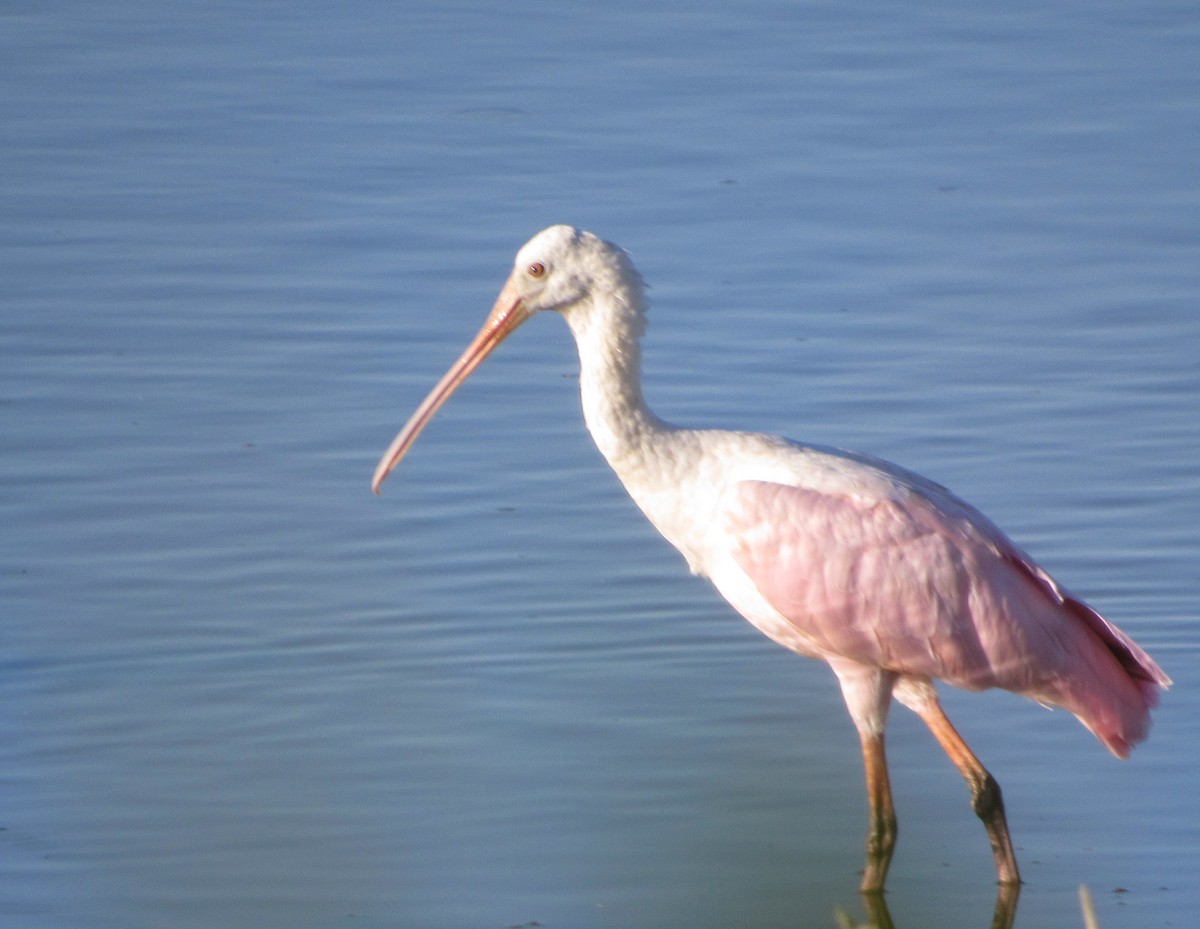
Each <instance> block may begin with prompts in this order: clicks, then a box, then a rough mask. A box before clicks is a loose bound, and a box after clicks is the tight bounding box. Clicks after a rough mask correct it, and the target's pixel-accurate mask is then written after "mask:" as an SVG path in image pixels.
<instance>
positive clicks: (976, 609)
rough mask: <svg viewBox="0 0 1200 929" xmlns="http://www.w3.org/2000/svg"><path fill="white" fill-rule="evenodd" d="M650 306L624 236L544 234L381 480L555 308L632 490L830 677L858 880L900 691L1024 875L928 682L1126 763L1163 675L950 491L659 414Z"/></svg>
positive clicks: (861, 458) (591, 424)
mask: <svg viewBox="0 0 1200 929" xmlns="http://www.w3.org/2000/svg"><path fill="white" fill-rule="evenodd" d="M645 305H646V304H645V299H644V297H643V285H642V280H641V278H640V276H639V275H638V273H637V271H636V270H635V269H634V267H633V264H632V262H631V261H630V259H629V257H628V255H626V253H625V252H624V251H622V250H621V249H620V248H618V247H617V246H615V245H613V244H611V243H609V242H605V241H603V240H601V239H599V238H597V237H596V236H594V235H592V234H591V233H589V232H583V231H580V230H577V229H573V228H571V227H569V226H552V227H550V228H549V229H545V230H543V231H542V232H540V233H538V234H537V235H536V236H534V237H533V238H532V239H531V240H530V241H529V242H528V243H527V244H526V245H524V246H523V247H522V248H521V249H520V251H519V252H518V253H517V257H516V262H515V264H514V267H513V271H512V273H511V274H510V275H509V277H508V280H507V282H506V283H505V284H504V288H503V290H502V291H501V292H500V296H499V298H498V299H497V300H496V304H495V306H494V307H493V308H492V311H491V314H490V315H489V316H488V317H487V320H486V322H484V324H483V328H482V329H481V330H480V331H479V334H478V335H476V337H475V339H474V340H473V341H472V342H471V343H470V345H469V346H468V347H467V349H466V351H464V352H463V354H462V356H461V357H460V358H459V359H458V361H457V362H455V363H454V365H453V366H452V367H451V368H450V370H449V371H447V372H446V374H445V375H444V376H443V377H442V379H441V381H439V382H438V384H437V385H436V386H435V387H434V388H433V390H432V391H431V392H430V394H429V396H428V397H426V398H425V400H424V402H422V403H421V405H420V406H419V407H418V408H417V410H416V412H415V413H414V414H413V415H412V418H411V419H409V421H408V423H407V424H406V425H405V426H404V428H403V429H401V430H400V433H399V434H398V435H397V436H396V438H395V439H394V440H393V442H392V444H391V446H390V447H389V448H388V450H387V451H386V452H385V453H384V455H383V458H382V459H381V460H380V462H379V466H378V467H377V468H376V470H375V476H374V480H373V482H372V489H373V490H374V491H375V492H376V493H378V492H379V487H380V484H382V482H383V480H384V478H386V477H387V475H388V473H389V472H390V471H391V470H392V469H393V468H394V467H395V466H396V464H397V462H399V461H400V459H401V458H402V457H403V456H404V454H405V453H406V452H407V451H408V449H409V447H410V446H411V445H412V443H413V441H414V440H415V439H416V437H417V435H418V434H419V433H420V431H421V430H422V429H423V428H424V427H425V425H426V423H428V422H429V420H430V419H431V418H432V416H433V415H434V413H435V412H436V411H437V410H438V408H439V407H440V406H441V405H442V403H443V402H444V401H445V400H446V398H447V397H449V396H450V394H451V393H452V392H453V391H454V390H455V388H457V387H458V385H459V384H461V383H462V382H463V380H465V379H466V378H467V376H468V375H469V374H470V373H471V372H472V371H474V370H475V368H476V367H477V366H478V365H479V364H480V363H481V362H482V361H483V359H484V358H486V357H487V355H488V353H490V352H491V351H492V349H494V348H495V347H496V346H497V345H499V344H500V343H501V342H502V341H503V340H504V339H505V338H506V337H507V336H508V335H509V334H510V333H511V332H512V331H513V330H515V329H516V328H517V327H518V326H520V325H521V323H523V322H524V321H525V320H527V319H529V318H530V317H531V316H532V315H533V314H535V313H537V312H539V311H541V310H555V311H557V312H558V313H560V314H561V315H562V316H563V318H564V319H565V320H566V321H567V325H568V326H569V327H570V329H571V332H572V333H573V334H574V336H575V341H576V343H577V345H578V348H579V362H580V394H581V397H582V402H583V415H584V419H585V421H586V423H587V427H588V429H589V430H590V431H591V434H592V437H593V438H594V439H595V442H596V445H597V446H598V447H599V449H600V452H601V453H602V454H603V455H604V457H605V458H606V459H608V462H609V464H610V465H611V466H612V468H613V470H614V471H616V473H617V476H618V477H619V478H620V480H621V482H622V483H623V484H624V485H625V488H626V489H627V490H628V491H629V494H630V496H632V497H633V499H634V501H635V502H636V503H637V505H638V506H639V507H640V508H641V509H642V511H643V512H644V513H645V514H646V516H647V517H648V518H649V519H650V522H652V523H653V524H654V525H655V526H656V527H657V528H658V530H659V531H660V532H661V533H662V534H663V535H664V536H666V538H667V540H668V541H669V542H671V544H673V545H674V546H675V547H676V548H677V549H679V551H680V552H681V553H682V554H683V556H684V558H685V559H686V560H687V563H688V566H689V567H690V568H691V570H692V572H693V573H694V574H700V575H704V576H706V577H708V578H709V579H710V580H711V581H712V583H713V584H714V585H715V586H716V588H717V590H718V591H720V592H721V594H722V595H723V596H724V597H725V599H726V600H728V601H729V603H730V604H732V606H733V607H734V609H736V610H737V611H738V612H739V613H741V614H742V615H743V616H744V617H745V618H746V619H748V620H749V621H750V622H751V623H752V624H754V625H755V626H757V627H758V628H759V629H760V630H761V631H762V632H764V633H765V634H766V635H767V636H769V637H770V638H772V639H774V640H775V641H776V642H778V643H779V644H780V645H783V646H784V647H786V648H790V649H791V650H792V651H794V652H798V653H799V654H801V655H805V656H807V657H810V658H820V659H822V660H824V661H826V662H828V664H829V665H830V667H831V668H832V669H833V672H834V674H835V675H837V678H838V681H839V683H840V684H841V688H842V694H843V697H844V698H845V701H846V706H847V707H848V708H849V711H850V716H851V718H852V720H853V722H854V725H855V727H856V729H857V730H858V735H859V739H860V741H861V743H862V753H863V761H864V765H865V769H866V786H867V799H868V802H869V806H870V819H869V830H868V834H867V843H866V844H867V860H866V867H865V869H864V872H863V878H862V885H861V886H862V889H863V890H864V891H878V890H881V889H882V887H883V883H884V878H885V876H886V874H887V869H888V865H889V863H890V862H891V857H892V850H893V847H894V845H895V841H896V815H895V811H894V809H893V806H892V794H891V787H890V784H889V779H888V770H887V760H886V756H885V754H884V727H885V724H886V721H887V714H888V707H889V705H890V703H891V700H892V698H893V697H895V698H896V699H897V700H898V701H900V703H902V704H903V705H904V706H906V707H908V708H909V709H911V710H913V711H914V712H916V713H917V715H918V716H920V717H921V719H922V720H923V721H924V722H925V724H926V725H927V726H928V727H929V729H930V730H931V731H932V732H933V735H934V736H935V737H936V739H937V741H938V742H939V743H940V744H941V746H942V748H943V749H944V750H945V752H946V754H947V755H949V756H950V760H951V761H952V762H953V763H954V765H955V766H956V767H957V768H958V770H959V771H960V772H961V773H962V776H963V777H964V778H965V779H966V781H967V784H968V785H969V787H970V791H971V798H972V806H973V808H974V810H975V813H976V814H977V815H978V816H979V818H980V819H981V820H982V821H983V824H984V826H985V827H986V829H987V833H988V837H989V839H990V840H991V845H992V854H993V856H994V857H995V861H996V872H997V875H998V877H999V881H1000V883H1001V884H1018V883H1020V875H1019V872H1018V870H1017V862H1016V857H1015V855H1014V854H1013V847H1012V841H1011V839H1010V838H1009V833H1008V825H1007V823H1006V821H1005V817H1004V805H1003V802H1002V800H1001V796H1000V788H999V786H998V785H997V783H996V781H995V780H994V779H993V777H992V776H991V774H989V773H988V771H987V770H986V769H985V768H984V766H983V765H982V764H981V763H980V762H979V759H978V758H976V757H975V755H974V753H972V751H971V749H970V748H968V747H967V744H966V742H964V741H963V739H962V737H961V736H960V735H959V734H958V733H957V732H956V731H955V729H954V727H953V726H952V725H951V723H950V721H949V720H948V719H947V718H946V715H945V713H944V712H943V710H942V708H941V705H940V704H939V702H938V697H937V693H936V691H935V690H934V686H933V683H932V682H933V680H934V679H941V680H943V681H947V682H948V683H950V684H954V685H955V686H958V687H962V688H966V689H968V690H983V689H985V688H989V687H1002V688H1004V689H1005V690H1011V691H1013V692H1014V693H1018V694H1022V695H1024V696H1026V697H1029V698H1031V699H1033V700H1036V701H1038V702H1039V703H1042V704H1047V705H1055V706H1061V707H1064V708H1066V709H1067V710H1069V711H1070V712H1071V713H1073V714H1075V716H1076V717H1077V718H1078V719H1079V721H1080V722H1082V723H1083V725H1084V726H1086V727H1087V728H1088V729H1090V730H1091V731H1092V732H1093V733H1094V734H1095V736H1096V737H1097V738H1098V739H1099V740H1100V741H1101V742H1103V743H1104V745H1105V746H1107V748H1108V749H1109V750H1110V751H1111V752H1112V753H1113V754H1114V755H1116V756H1118V757H1119V758H1124V757H1126V756H1127V755H1128V754H1129V750H1130V748H1131V747H1132V746H1133V745H1134V744H1135V743H1136V742H1139V741H1141V740H1142V739H1144V738H1145V737H1146V735H1147V733H1148V731H1149V728H1150V715H1149V711H1150V709H1151V707H1153V706H1155V705H1156V704H1157V702H1158V689H1159V688H1164V689H1165V688H1166V687H1167V686H1168V685H1169V684H1170V683H1171V681H1170V679H1169V678H1168V677H1167V675H1166V674H1164V673H1163V671H1162V670H1161V669H1160V668H1159V667H1158V665H1157V664H1155V662H1154V661H1153V659H1151V658H1150V656H1149V655H1147V654H1146V653H1145V652H1144V651H1143V650H1142V649H1141V648H1139V647H1138V645H1137V644H1136V643H1134V641H1133V640H1132V639H1130V638H1129V636H1127V635H1125V633H1123V632H1122V631H1121V630H1120V629H1118V628H1117V627H1116V626H1114V625H1113V624H1111V623H1110V622H1108V621H1107V620H1106V619H1104V618H1103V617H1102V616H1101V615H1100V614H1099V613H1097V612H1096V611H1095V610H1093V609H1092V608H1091V607H1089V606H1087V605H1086V604H1085V603H1083V602H1082V601H1080V600H1078V599H1076V598H1075V597H1073V596H1072V595H1071V594H1070V593H1068V592H1067V591H1066V590H1065V589H1064V588H1063V587H1062V586H1060V585H1059V584H1058V582H1057V581H1055V580H1054V579H1053V578H1052V577H1051V576H1050V575H1049V574H1047V573H1046V572H1045V571H1044V570H1043V569H1042V568H1040V567H1039V566H1038V565H1037V564H1035V563H1034V562H1033V560H1032V559H1031V558H1030V557H1029V556H1028V555H1026V554H1025V553H1024V552H1022V551H1021V550H1020V549H1019V548H1017V546H1016V545H1014V544H1013V543H1012V542H1011V541H1009V539H1008V538H1007V537H1006V536H1005V535H1004V534H1003V533H1002V532H1001V531H1000V530H999V529H997V528H996V526H994V525H993V524H992V523H991V522H990V521H989V520H988V519H987V518H986V517H985V516H983V515H982V514H981V513H979V512H978V511H977V510H975V509H974V508H973V507H971V506H970V505H969V504H967V503H964V502H963V501H962V500H960V499H958V498H957V497H956V496H954V495H953V494H951V493H950V491H948V490H946V488H944V487H942V486H940V485H938V484H935V483H934V482H932V481H930V480H927V479H925V478H923V477H921V476H920V475H917V474H914V473H912V472H911V471H906V470H904V469H903V468H899V467H897V466H896V465H893V464H889V463H888V462H885V461H880V460H878V459H875V458H870V457H868V456H866V455H860V454H857V453H854V452H846V451H839V450H835V449H831V448H823V447H817V446H812V445H800V444H796V443H793V442H789V441H787V440H785V439H781V438H777V437H775V436H770V435H757V434H752V433H746V432H725V431H717V430H706V429H683V428H679V427H677V426H673V425H671V424H669V423H666V422H664V421H663V420H661V419H659V418H658V417H657V416H655V415H654V414H653V413H652V412H650V410H649V409H648V408H647V406H646V402H645V400H644V399H643V398H642V388H641V382H640V377H641V354H640V350H639V346H638V339H639V337H640V336H641V334H642V330H643V327H644V312H645Z"/></svg>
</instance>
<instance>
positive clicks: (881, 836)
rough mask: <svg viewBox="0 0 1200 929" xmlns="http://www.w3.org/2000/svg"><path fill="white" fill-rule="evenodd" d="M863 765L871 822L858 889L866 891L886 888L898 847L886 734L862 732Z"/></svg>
mask: <svg viewBox="0 0 1200 929" xmlns="http://www.w3.org/2000/svg"><path fill="white" fill-rule="evenodd" d="M859 738H860V739H861V741H862V752H863V767H864V768H865V769H866V775H867V803H868V805H869V807H870V817H871V819H870V825H869V828H868V830H867V863H866V867H864V868H863V876H862V883H861V884H860V885H859V889H860V890H862V892H863V893H866V894H877V893H879V892H881V891H882V890H883V882H884V879H885V878H886V877H887V871H888V865H890V864H891V863H892V852H893V851H894V850H895V848H896V833H897V829H896V809H895V807H894V806H893V805H892V785H891V783H890V781H889V780H888V769H887V755H886V754H885V753H884V748H883V733H882V732H880V733H865V732H863V733H859Z"/></svg>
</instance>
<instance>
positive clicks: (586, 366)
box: [565, 287, 676, 486]
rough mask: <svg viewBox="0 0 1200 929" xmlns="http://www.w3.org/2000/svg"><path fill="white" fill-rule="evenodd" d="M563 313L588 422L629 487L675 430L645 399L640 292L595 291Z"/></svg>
mask: <svg viewBox="0 0 1200 929" xmlns="http://www.w3.org/2000/svg"><path fill="white" fill-rule="evenodd" d="M565 315H566V319H567V323H568V325H570V327H571V332H572V333H573V334H574V336H575V342H576V345H577V346H578V348H579V366H580V369H579V393H580V399H581V400H582V403H583V418H584V422H585V423H586V424H587V427H588V431H589V432H591V434H592V438H593V439H594V440H595V442H596V446H597V447H598V448H599V449H600V453H601V454H602V455H604V457H605V458H606V459H607V460H608V463H609V464H610V465H612V468H613V470H614V471H616V472H617V476H618V477H620V478H621V480H622V481H623V482H624V483H625V484H626V486H629V485H630V482H631V481H633V482H638V481H639V477H641V478H645V477H647V476H648V475H646V474H645V473H644V472H645V471H646V470H647V468H649V467H651V460H652V459H653V458H654V457H655V451H656V448H657V446H660V445H661V444H662V441H663V440H664V439H665V438H666V436H668V435H669V434H671V433H673V432H675V431H676V430H675V429H674V427H672V426H670V425H669V424H667V423H665V422H663V421H662V420H661V419H659V418H658V417H657V416H655V415H654V414H653V413H652V412H650V409H649V408H648V407H647V406H646V401H645V398H644V397H643V395H642V370H641V368H642V363H641V362H642V352H641V346H640V345H639V344H638V339H639V338H640V337H641V334H642V330H643V328H644V327H645V318H644V316H643V310H642V305H641V294H640V293H639V292H637V290H635V289H634V288H632V287H614V288H612V289H606V290H604V291H601V292H599V293H596V292H593V294H592V295H591V296H589V297H588V298H587V299H586V301H585V302H584V303H582V304H580V305H579V306H576V307H572V309H571V310H570V311H569V312H568V313H566V314H565Z"/></svg>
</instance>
